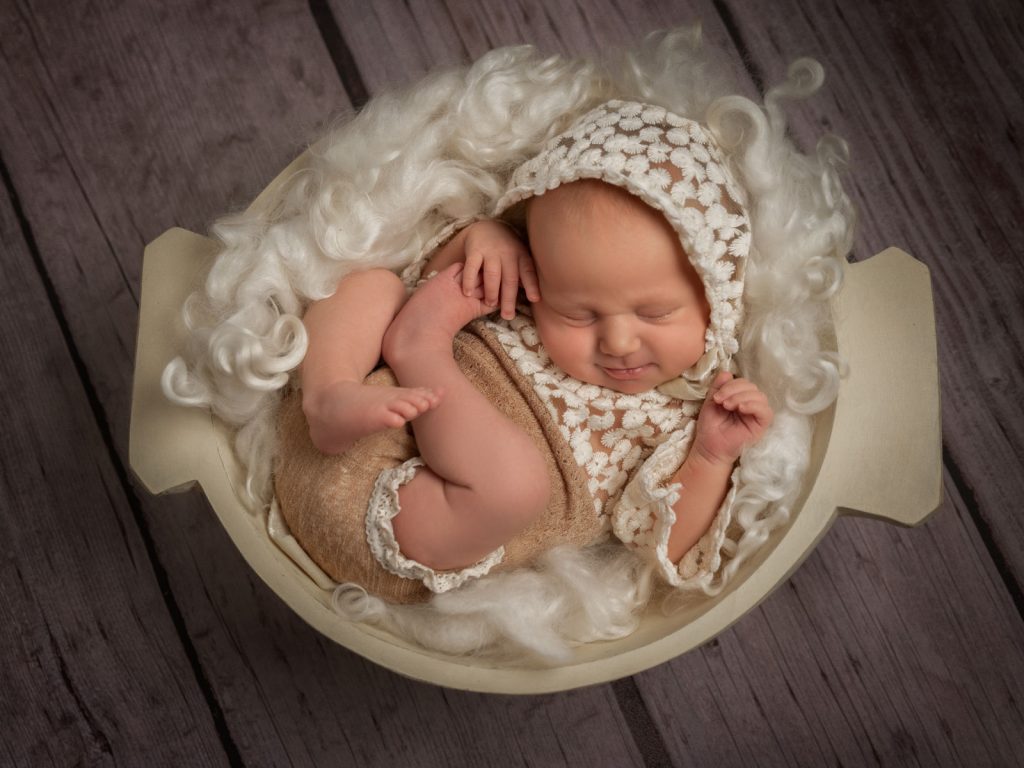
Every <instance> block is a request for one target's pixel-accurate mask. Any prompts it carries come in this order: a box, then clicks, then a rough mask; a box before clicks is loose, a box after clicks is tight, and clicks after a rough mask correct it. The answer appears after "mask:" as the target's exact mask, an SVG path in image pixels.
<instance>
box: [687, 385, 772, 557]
mask: <svg viewBox="0 0 1024 768" xmlns="http://www.w3.org/2000/svg"><path fill="white" fill-rule="evenodd" d="M772 418H773V414H772V409H771V406H769V405H768V399H767V398H766V397H765V395H764V393H763V392H761V390H759V389H758V388H757V386H756V385H755V384H753V383H752V382H750V381H747V380H746V379H736V378H733V377H732V374H730V373H720V374H718V376H717V377H716V378H715V381H714V382H713V383H712V385H711V389H710V391H709V392H708V396H707V399H706V400H705V401H704V405H703V407H702V408H701V412H700V416H699V417H698V419H697V434H696V436H695V437H694V440H693V446H692V447H691V448H690V453H689V455H687V457H686V460H685V461H684V462H683V465H682V467H680V468H679V471H678V472H676V474H675V475H674V476H673V477H672V480H671V482H673V483H680V484H681V485H682V490H681V491H680V495H679V500H678V501H677V502H676V503H675V505H674V506H673V510H674V511H675V513H676V522H675V525H673V526H672V531H671V533H670V534H669V538H668V558H669V560H671V561H672V562H673V563H678V562H679V560H680V559H681V558H682V557H683V555H685V554H686V553H687V552H688V551H689V550H690V549H691V548H692V547H693V546H694V545H695V544H696V543H697V542H698V541H699V540H700V538H701V536H703V535H704V534H705V532H706V531H707V530H708V528H709V527H710V526H711V523H712V521H713V520H714V518H715V515H716V514H717V513H718V509H719V507H720V506H721V504H722V501H723V500H724V499H725V495H726V493H727V492H728V490H729V476H730V475H731V474H732V468H733V465H734V464H735V463H736V460H737V459H739V457H740V454H741V453H742V452H743V449H744V448H746V447H747V446H749V445H753V444H754V443H756V442H757V441H758V440H760V439H761V436H762V435H763V434H764V432H765V430H766V429H767V428H768V427H769V426H770V425H771V423H772Z"/></svg>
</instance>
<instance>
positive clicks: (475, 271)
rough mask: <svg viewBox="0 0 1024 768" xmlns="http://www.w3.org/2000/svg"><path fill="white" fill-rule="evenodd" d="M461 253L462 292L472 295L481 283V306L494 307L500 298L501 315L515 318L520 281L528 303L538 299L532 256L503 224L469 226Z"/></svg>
mask: <svg viewBox="0 0 1024 768" xmlns="http://www.w3.org/2000/svg"><path fill="white" fill-rule="evenodd" d="M464 252H465V257H466V261H465V267H464V269H463V271H462V292H463V293H464V294H465V295H466V296H471V295H472V294H473V291H474V290H475V289H476V288H478V287H479V285H480V282H481V280H482V281H483V289H484V303H485V304H486V305H487V306H489V307H497V306H498V300H499V298H500V300H501V316H502V317H503V318H505V319H506V320H511V319H512V318H513V317H515V314H516V295H517V294H518V293H519V283H520V281H521V282H522V284H523V288H524V289H526V297H527V298H528V299H529V300H530V301H538V300H539V299H540V290H539V288H538V285H537V271H536V269H535V268H534V266H533V257H532V256H531V255H530V251H529V250H528V249H527V248H526V245H525V244H524V243H523V241H522V240H520V239H519V237H518V236H517V235H516V234H515V232H513V231H512V229H511V228H509V227H508V226H506V225H505V224H502V223H501V222H498V221H487V220H485V221H478V222H476V223H475V224H471V225H470V226H469V227H468V230H467V232H466V240H465V246H464Z"/></svg>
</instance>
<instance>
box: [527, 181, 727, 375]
mask: <svg viewBox="0 0 1024 768" xmlns="http://www.w3.org/2000/svg"><path fill="white" fill-rule="evenodd" d="M527 221H528V229H529V238H530V249H531V251H532V253H533V258H534V261H535V263H536V266H537V275H538V278H539V282H540V295H541V298H540V301H538V302H536V303H534V304H533V315H534V321H535V322H536V325H537V332H538V334H539V335H540V339H541V341H542V342H543V344H544V348H545V350H546V351H547V353H548V355H549V356H550V357H551V360H552V361H553V362H554V363H555V364H556V365H558V366H559V367H560V368H561V369H562V370H564V371H565V372H566V373H568V374H569V375H570V376H573V377H574V378H577V379H580V380H581V381H585V382H588V383H590V384H598V385H600V386H602V387H609V388H611V389H614V390H617V391H619V392H625V393H629V394H635V393H637V392H643V391H646V390H649V389H653V388H654V387H656V386H658V385H659V384H663V383H665V382H666V381H669V380H671V379H674V378H676V377H677V376H679V375H680V374H681V373H682V372H683V371H685V370H686V369H687V368H689V367H690V366H692V365H693V364H694V363H696V362H697V361H698V360H700V358H701V356H702V355H703V354H704V332H705V331H706V330H707V327H708V317H709V310H708V304H707V301H706V299H705V297H704V287H703V284H702V283H701V280H700V277H699V276H698V275H697V273H696V271H695V270H694V269H693V267H692V265H691V264H690V262H689V259H687V257H686V254H685V253H684V252H683V248H682V245H681V244H680V243H679V237H678V236H677V235H676V233H675V231H674V230H673V229H672V228H671V226H670V225H669V224H668V222H667V221H666V220H665V218H664V217H663V216H662V215H661V214H660V213H659V212H658V211H656V210H654V209H653V208H651V207H649V206H647V205H645V204H644V203H643V202H642V201H641V200H640V199H639V198H636V197H634V196H633V195H630V194H629V193H628V192H625V191H623V190H621V189H619V188H618V187H615V186H612V185H610V184H605V183H603V182H599V181H591V180H587V181H579V182H574V183H572V184H566V185H563V186H561V187H557V188H556V189H554V190H551V191H549V192H547V193H545V194H544V195H541V196H540V197H536V198H533V199H532V200H531V201H530V204H529V211H528V217H527Z"/></svg>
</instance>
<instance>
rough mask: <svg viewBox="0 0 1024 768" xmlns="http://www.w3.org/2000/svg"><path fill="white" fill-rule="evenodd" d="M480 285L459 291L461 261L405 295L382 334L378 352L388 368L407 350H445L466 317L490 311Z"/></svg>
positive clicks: (406, 352)
mask: <svg viewBox="0 0 1024 768" xmlns="http://www.w3.org/2000/svg"><path fill="white" fill-rule="evenodd" d="M483 297H484V294H483V288H482V286H481V287H478V288H477V289H476V290H475V291H474V292H473V294H472V295H471V296H466V295H465V294H464V293H463V292H462V264H452V265H451V266H450V267H448V268H447V269H445V270H444V271H443V272H441V273H440V274H438V275H437V276H435V277H432V278H431V279H430V280H428V281H427V282H426V283H424V284H423V286H422V287H420V288H418V289H416V292H415V293H413V294H412V296H410V297H409V300H408V301H406V302H405V305H404V306H403V307H402V309H401V310H400V311H399V313H398V314H397V315H396V316H395V319H394V320H392V321H391V326H390V327H389V328H388V331H387V333H386V334H384V342H383V344H382V353H383V356H384V360H385V361H387V363H388V364H389V365H391V367H392V368H394V363H395V362H396V361H397V360H399V359H401V358H402V357H403V356H405V355H407V354H408V353H411V352H423V351H427V350H430V351H447V352H448V353H449V354H450V353H451V349H452V339H453V338H455V334H456V333H458V332H459V331H460V330H461V329H462V327H463V326H465V325H466V323H468V322H469V321H470V320H473V319H474V318H477V317H480V315H486V314H487V313H488V312H493V311H494V310H495V309H496V307H491V306H488V305H486V304H485V303H484V301H483Z"/></svg>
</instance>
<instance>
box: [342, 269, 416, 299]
mask: <svg viewBox="0 0 1024 768" xmlns="http://www.w3.org/2000/svg"><path fill="white" fill-rule="evenodd" d="M341 285H342V286H345V287H347V288H353V289H357V290H359V291H360V292H366V293H370V292H372V293H373V294H374V295H376V296H381V297H385V296H387V297H392V298H394V299H395V300H397V301H404V300H405V295H406V289H405V283H403V282H402V279H401V278H400V277H399V276H398V275H396V274H395V273H394V272H392V271H391V270H389V269H383V268H375V269H363V270H359V271H358V272H350V273H349V274H347V275H345V277H343V278H342V280H341Z"/></svg>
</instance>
